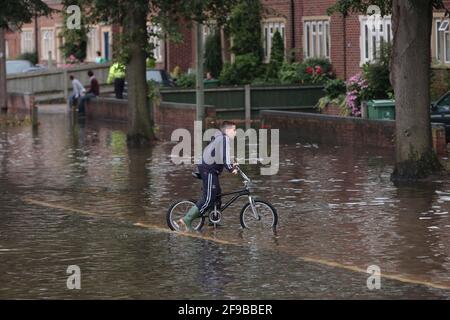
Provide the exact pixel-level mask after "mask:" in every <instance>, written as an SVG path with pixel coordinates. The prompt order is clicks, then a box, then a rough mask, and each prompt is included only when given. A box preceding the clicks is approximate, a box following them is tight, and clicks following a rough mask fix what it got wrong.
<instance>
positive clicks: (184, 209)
mask: <svg viewBox="0 0 450 320" xmlns="http://www.w3.org/2000/svg"><path fill="white" fill-rule="evenodd" d="M193 206H195V202H194V201H192V200H182V201H178V202H176V203H174V204H173V205H172V206H171V207H170V208H169V211H168V212H167V225H168V226H169V228H170V229H171V230H173V231H183V230H181V228H180V225H179V223H178V221H179V220H180V219H182V218H184V216H185V215H186V214H187V213H188V212H189V210H190V209H191V208H192V207H193ZM204 224H205V217H204V216H203V217H200V218H197V219H194V221H192V228H193V229H194V230H196V231H200V230H201V229H202V228H203V225H204Z"/></svg>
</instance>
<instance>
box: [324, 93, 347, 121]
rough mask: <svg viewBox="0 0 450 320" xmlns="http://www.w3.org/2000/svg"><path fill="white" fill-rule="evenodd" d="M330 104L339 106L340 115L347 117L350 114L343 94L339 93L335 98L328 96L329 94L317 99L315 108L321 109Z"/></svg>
mask: <svg viewBox="0 0 450 320" xmlns="http://www.w3.org/2000/svg"><path fill="white" fill-rule="evenodd" d="M330 104H334V105H337V106H338V107H339V110H340V113H339V115H340V116H343V117H348V116H349V115H350V109H349V108H348V107H347V101H346V96H345V94H341V95H339V96H337V97H336V98H333V99H332V98H330V96H325V97H323V98H321V99H320V100H319V103H318V104H317V109H319V111H322V110H323V109H325V108H326V107H327V106H329V105H330Z"/></svg>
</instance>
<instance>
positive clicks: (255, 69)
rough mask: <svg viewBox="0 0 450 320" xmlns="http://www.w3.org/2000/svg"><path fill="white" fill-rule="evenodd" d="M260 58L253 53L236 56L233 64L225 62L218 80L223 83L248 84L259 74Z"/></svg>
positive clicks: (260, 69)
mask: <svg viewBox="0 0 450 320" xmlns="http://www.w3.org/2000/svg"><path fill="white" fill-rule="evenodd" d="M261 71H262V67H261V63H260V58H259V57H257V56H255V55H254V54H253V53H247V54H243V55H239V56H236V61H235V63H234V64H230V63H226V64H225V65H224V68H223V70H222V73H221V74H220V82H221V83H222V84H225V85H243V84H249V83H251V82H252V81H253V80H254V79H256V78H258V77H259V76H260V75H261Z"/></svg>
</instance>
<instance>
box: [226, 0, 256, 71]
mask: <svg viewBox="0 0 450 320" xmlns="http://www.w3.org/2000/svg"><path fill="white" fill-rule="evenodd" d="M262 12H263V6H262V3H261V1H260V0H240V2H239V3H238V4H237V5H236V6H235V7H234V9H233V10H232V12H231V15H230V19H229V21H228V24H227V27H228V30H227V31H228V32H229V33H230V35H231V36H232V38H233V47H232V48H231V51H232V52H233V53H234V54H235V55H237V56H239V55H244V54H248V53H253V54H254V55H255V56H256V57H258V60H259V62H261V61H262V58H263V47H262V41H261V39H262V30H261V23H262Z"/></svg>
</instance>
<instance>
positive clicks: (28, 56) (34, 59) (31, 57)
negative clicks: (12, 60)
mask: <svg viewBox="0 0 450 320" xmlns="http://www.w3.org/2000/svg"><path fill="white" fill-rule="evenodd" d="M17 59H19V60H27V61H30V62H31V63H32V64H33V65H35V64H38V56H37V53H36V52H27V53H22V54H21V55H20V56H19V57H18V58H17Z"/></svg>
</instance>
